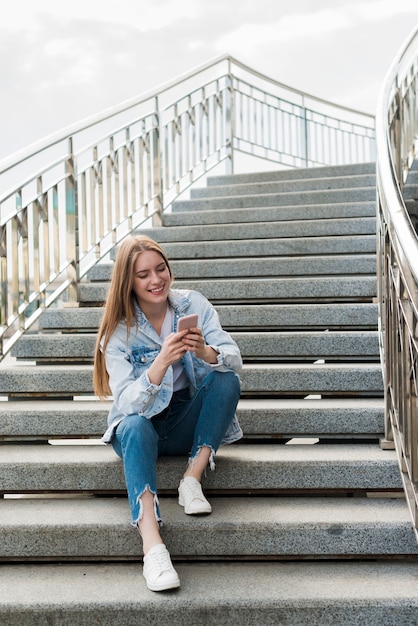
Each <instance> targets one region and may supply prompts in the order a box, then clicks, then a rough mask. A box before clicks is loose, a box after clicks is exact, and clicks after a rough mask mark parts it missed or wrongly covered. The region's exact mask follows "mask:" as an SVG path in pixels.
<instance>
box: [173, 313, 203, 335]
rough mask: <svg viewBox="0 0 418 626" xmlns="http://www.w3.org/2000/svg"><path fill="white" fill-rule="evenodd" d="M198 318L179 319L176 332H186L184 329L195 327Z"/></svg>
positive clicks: (186, 316) (191, 316) (194, 316)
mask: <svg viewBox="0 0 418 626" xmlns="http://www.w3.org/2000/svg"><path fill="white" fill-rule="evenodd" d="M197 322H198V316H197V315H195V314H193V315H185V316H184V317H181V318H180V319H179V323H178V324H177V331H180V330H186V328H190V327H192V326H194V327H197Z"/></svg>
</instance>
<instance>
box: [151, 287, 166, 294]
mask: <svg viewBox="0 0 418 626" xmlns="http://www.w3.org/2000/svg"><path fill="white" fill-rule="evenodd" d="M163 291H164V285H163V286H162V287H158V288H157V289H150V292H151V293H153V294H154V295H157V296H158V295H159V294H160V293H162V292H163Z"/></svg>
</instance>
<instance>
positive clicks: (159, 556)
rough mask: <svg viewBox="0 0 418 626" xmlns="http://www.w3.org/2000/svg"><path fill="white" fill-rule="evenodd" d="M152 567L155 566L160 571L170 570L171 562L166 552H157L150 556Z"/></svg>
mask: <svg viewBox="0 0 418 626" xmlns="http://www.w3.org/2000/svg"><path fill="white" fill-rule="evenodd" d="M151 559H152V561H153V564H154V565H157V566H158V568H159V569H160V570H161V571H165V570H171V567H172V566H171V560H170V555H169V554H168V552H157V553H156V554H153V555H152V556H151Z"/></svg>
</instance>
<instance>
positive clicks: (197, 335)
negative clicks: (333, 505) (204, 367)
mask: <svg viewBox="0 0 418 626" xmlns="http://www.w3.org/2000/svg"><path fill="white" fill-rule="evenodd" d="M182 341H183V343H184V345H185V346H186V348H187V350H188V351H189V352H193V354H194V355H195V356H196V357H197V358H198V359H202V360H203V361H206V362H207V363H216V362H217V357H218V354H217V352H216V351H215V350H214V349H213V348H211V347H210V346H208V345H207V344H206V342H205V340H204V338H203V335H202V330H201V329H200V328H195V327H193V328H189V329H188V330H187V331H186V332H185V335H184V336H183V338H182Z"/></svg>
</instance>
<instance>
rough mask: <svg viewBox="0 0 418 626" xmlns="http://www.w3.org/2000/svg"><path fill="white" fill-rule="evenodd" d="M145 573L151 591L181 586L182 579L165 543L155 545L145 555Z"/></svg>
mask: <svg viewBox="0 0 418 626" xmlns="http://www.w3.org/2000/svg"><path fill="white" fill-rule="evenodd" d="M143 575H144V578H145V580H146V582H147V587H148V589H151V591H164V590H166V589H175V588H176V587H180V579H179V577H178V574H177V572H176V570H175V569H174V567H173V564H172V562H171V558H170V554H169V552H168V550H167V548H166V547H165V545H164V544H163V543H159V544H158V545H156V546H153V547H152V548H151V550H149V551H148V553H147V554H146V555H145V556H144V568H143Z"/></svg>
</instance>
